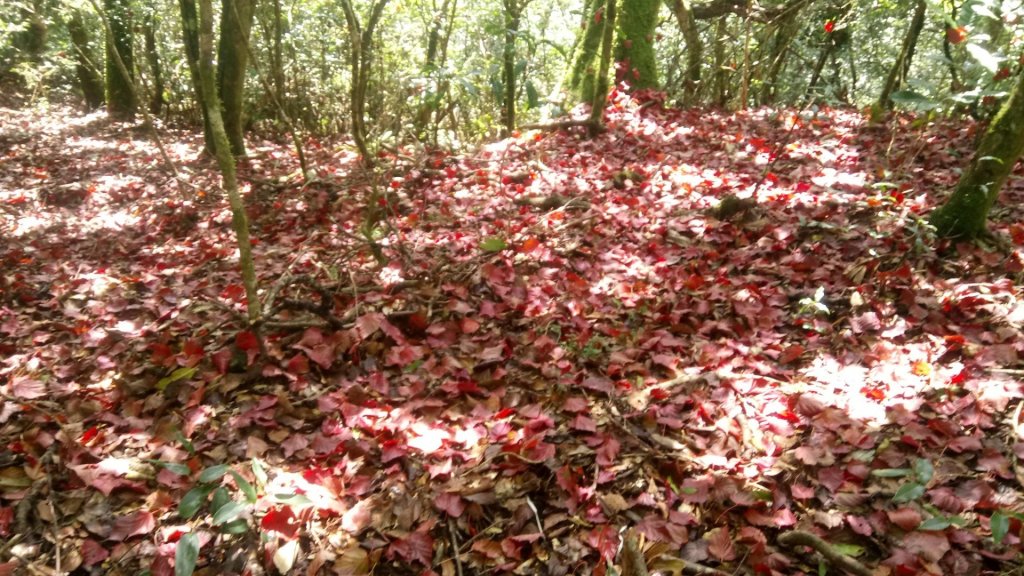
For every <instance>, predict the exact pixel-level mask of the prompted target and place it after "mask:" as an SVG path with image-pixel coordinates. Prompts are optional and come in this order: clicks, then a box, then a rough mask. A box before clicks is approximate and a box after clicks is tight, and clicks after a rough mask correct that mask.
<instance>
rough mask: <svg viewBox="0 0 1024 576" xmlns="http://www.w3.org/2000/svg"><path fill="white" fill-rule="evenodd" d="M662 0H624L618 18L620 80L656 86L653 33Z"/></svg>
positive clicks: (643, 86) (633, 85) (616, 45)
mask: <svg viewBox="0 0 1024 576" xmlns="http://www.w3.org/2000/svg"><path fill="white" fill-rule="evenodd" d="M660 7H661V0H625V1H624V2H623V3H622V9H621V10H620V11H619V18H618V23H617V24H618V39H617V41H616V44H615V61H616V62H619V63H620V66H622V67H623V68H622V69H620V71H619V73H620V75H622V78H621V80H625V81H626V83H627V84H629V85H630V86H632V87H634V88H657V87H658V66H657V62H656V60H655V57H654V36H655V29H656V28H657V27H658V9H659V8H660Z"/></svg>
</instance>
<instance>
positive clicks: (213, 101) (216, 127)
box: [198, 0, 261, 323]
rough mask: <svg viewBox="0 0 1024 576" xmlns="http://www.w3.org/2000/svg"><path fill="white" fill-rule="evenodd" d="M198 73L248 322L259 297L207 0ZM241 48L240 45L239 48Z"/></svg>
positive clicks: (202, 2) (256, 312)
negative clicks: (220, 96) (223, 110)
mask: <svg viewBox="0 0 1024 576" xmlns="http://www.w3.org/2000/svg"><path fill="white" fill-rule="evenodd" d="M198 22H199V28H198V39H199V62H198V67H199V76H200V79H201V80H202V87H203V106H204V107H205V108H206V112H207V116H208V117H209V119H210V129H211V132H212V133H213V145H214V146H213V148H214V153H215V154H216V156H217V165H218V166H219V167H220V172H221V176H222V178H223V183H224V190H225V191H226V192H227V195H228V201H229V202H230V204H231V221H232V226H233V227H234V229H235V236H236V239H237V242H238V260H239V266H240V267H241V269H242V270H241V272H242V283H243V284H244V285H245V295H246V300H247V303H246V307H247V310H248V316H249V322H250V323H254V322H256V321H257V320H259V319H260V316H261V310H260V300H259V294H258V292H257V289H256V269H255V265H254V264H253V258H252V246H251V244H250V242H249V221H248V217H247V216H246V213H245V204H244V203H243V202H242V196H241V194H240V193H239V192H238V181H237V179H236V176H235V158H234V156H233V155H232V150H231V142H230V140H229V139H228V134H227V131H226V130H225V129H224V121H223V119H222V118H221V113H220V102H219V101H218V97H217V86H216V78H215V73H214V70H213V6H212V5H211V0H199V21H198ZM243 49H244V47H243Z"/></svg>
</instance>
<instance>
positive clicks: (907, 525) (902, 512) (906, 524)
mask: <svg viewBox="0 0 1024 576" xmlns="http://www.w3.org/2000/svg"><path fill="white" fill-rule="evenodd" d="M886 516H888V517H889V522H892V523H893V524H895V525H897V526H899V527H900V528H902V529H903V530H906V531H907V532H910V531H911V530H916V529H917V527H918V526H920V525H921V513H920V512H918V511H917V510H914V509H913V508H908V507H903V508H897V509H896V510H889V511H888V512H886Z"/></svg>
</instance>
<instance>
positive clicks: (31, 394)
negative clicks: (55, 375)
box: [10, 376, 47, 400]
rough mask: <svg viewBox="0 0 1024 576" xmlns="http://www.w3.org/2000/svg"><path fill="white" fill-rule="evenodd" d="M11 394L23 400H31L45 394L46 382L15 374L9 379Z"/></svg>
mask: <svg viewBox="0 0 1024 576" xmlns="http://www.w3.org/2000/svg"><path fill="white" fill-rule="evenodd" d="M10 388H11V396H14V397H15V398H21V399H23V400H32V399H34V398H39V397H42V396H46V394H47V392H46V383H45V382H40V381H39V380H33V379H31V378H28V377H26V376H15V377H14V378H12V379H11V384H10Z"/></svg>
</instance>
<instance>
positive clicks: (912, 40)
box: [878, 0, 928, 110]
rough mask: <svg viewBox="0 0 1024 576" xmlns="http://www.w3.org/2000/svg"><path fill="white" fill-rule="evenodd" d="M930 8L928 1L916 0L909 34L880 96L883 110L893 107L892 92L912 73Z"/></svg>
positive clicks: (879, 100) (879, 101) (880, 104)
mask: <svg viewBox="0 0 1024 576" xmlns="http://www.w3.org/2000/svg"><path fill="white" fill-rule="evenodd" d="M927 10H928V3H927V2H925V0H916V6H915V7H914V15H913V16H912V17H911V19H910V27H909V28H907V35H906V36H905V37H904V38H903V46H902V47H901V48H900V53H899V56H897V57H896V61H895V62H893V63H892V68H891V69H890V70H889V75H888V77H886V79H885V86H883V87H882V94H881V96H879V97H878V106H879V107H880V108H882V109H883V110H891V109H892V100H891V98H890V97H891V96H892V93H893V92H895V91H897V90H899V89H900V88H901V87H902V86H903V83H904V82H906V81H907V75H908V74H909V73H910V63H911V62H912V61H913V59H914V52H915V51H916V50H917V39H918V38H919V37H920V36H921V30H922V29H923V28H924V17H925V14H926V12H927Z"/></svg>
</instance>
